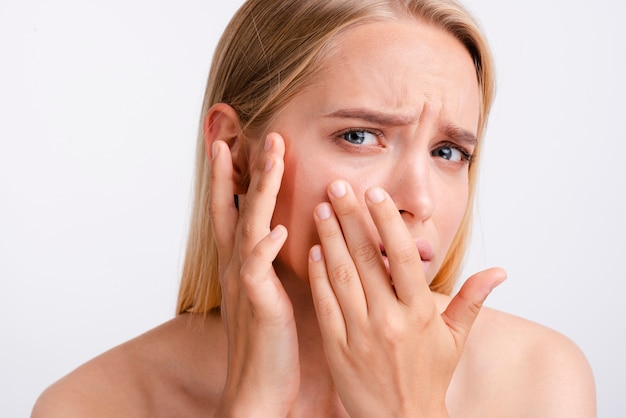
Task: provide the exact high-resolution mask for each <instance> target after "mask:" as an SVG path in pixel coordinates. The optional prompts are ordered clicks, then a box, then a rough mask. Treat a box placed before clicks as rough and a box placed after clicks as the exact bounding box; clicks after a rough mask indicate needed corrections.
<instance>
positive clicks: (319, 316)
mask: <svg viewBox="0 0 626 418" xmlns="http://www.w3.org/2000/svg"><path fill="white" fill-rule="evenodd" d="M387 39H393V40H394V41H393V43H390V42H388V41H387ZM323 80H324V82H323V83H320V84H319V85H316V86H313V87H312V88H310V89H307V90H305V91H303V92H301V93H300V94H299V95H297V96H296V97H295V98H294V99H293V100H292V101H291V102H290V103H289V104H288V105H287V106H286V108H285V109H283V111H282V112H281V113H280V114H279V115H277V117H276V119H275V120H274V123H273V124H272V126H271V127H270V130H271V132H273V133H271V134H270V135H268V137H267V138H266V140H265V141H264V142H263V141H259V142H258V144H259V145H258V146H257V145H252V149H250V150H248V151H251V152H250V154H251V155H256V158H253V159H252V160H251V161H247V160H246V159H245V158H243V157H242V156H243V155H248V154H246V153H244V152H243V150H244V149H245V147H246V145H245V144H242V143H241V135H240V133H239V132H238V126H239V121H238V120H237V116H236V113H235V112H234V111H233V110H232V109H231V108H230V107H229V106H227V105H225V104H218V105H215V106H214V107H213V108H212V109H211V111H210V112H209V115H208V120H209V122H210V123H209V124H208V125H207V126H208V128H207V132H206V133H207V138H208V140H207V152H208V154H209V157H210V158H212V160H213V163H212V184H211V189H212V192H211V203H210V208H209V210H210V214H211V216H212V218H213V219H216V220H219V222H217V221H216V222H214V225H215V237H216V240H217V242H218V245H219V248H220V280H221V284H222V287H223V290H224V300H223V305H222V311H221V315H218V314H217V313H214V314H212V315H208V316H206V317H201V316H195V315H181V316H179V317H177V318H175V319H174V320H172V321H171V322H169V323H166V324H164V325H163V326H161V327H158V328H157V329H155V330H153V331H151V332H149V333H147V334H145V335H143V336H140V337H138V338H137V339H136V340H133V341H131V342H128V343H126V344H123V345H122V346H120V347H117V348H115V349H113V350H112V351H110V352H108V353H105V354H104V355H102V356H100V357H98V358H96V359H94V360H93V361H91V362H90V363H87V364H86V365H84V366H82V367H81V368H79V369H77V370H76V371H75V372H73V373H72V374H70V375H69V376H67V377H66V378H64V379H62V380H61V381H60V382H58V383H57V384H55V385H53V386H52V387H51V388H50V389H48V390H47V391H46V392H45V393H44V395H42V397H41V399H40V400H39V401H38V403H37V405H36V407H35V410H34V413H33V416H34V417H39V416H57V415H59V416H70V417H71V416H172V415H176V416H190V417H193V416H256V415H260V416H359V417H367V416H376V417H380V416H396V417H402V416H420V417H441V416H453V417H454V416H458V417H484V416H498V417H537V416H550V417H579V416H580V417H583V416H584V417H589V416H594V414H595V412H594V411H595V400H594V396H593V393H594V389H593V379H592V377H591V372H590V370H589V367H588V365H587V363H586V361H585V359H584V357H583V356H582V354H581V353H580V351H579V350H578V349H577V348H576V347H575V345H573V344H572V343H571V342H570V341H569V340H567V339H565V338H564V337H562V336H560V335H559V334H556V333H554V332H553V331H550V330H547V329H545V328H543V327H541V326H538V325H536V324H532V323H529V322H527V321H524V320H521V319H519V318H515V317H512V316H509V315H506V314H503V313H501V312H496V311H493V310H489V309H482V310H481V306H482V303H483V301H484V299H485V298H486V297H487V295H488V294H489V292H490V291H491V290H492V289H493V288H494V287H495V286H496V285H498V284H499V283H501V282H502V280H504V278H505V274H504V272H503V271H502V270H500V269H490V270H487V271H484V272H480V273H478V274H477V275H474V276H472V277H471V278H470V279H468V280H467V281H466V282H465V284H464V285H463V287H462V288H461V290H460V292H459V294H458V295H456V296H455V297H454V298H453V299H450V298H447V297H445V296H442V295H437V294H433V293H431V292H430V291H429V289H428V283H429V281H430V280H432V278H433V277H434V275H435V274H436V271H437V270H438V268H439V266H440V264H441V262H442V260H443V258H444V256H445V252H446V250H447V248H448V247H449V245H450V242H451V240H452V238H453V236H454V233H455V232H456V230H457V228H458V226H459V223H460V221H461V218H462V216H463V213H464V211H465V208H466V205H467V196H468V184H467V169H468V163H467V161H464V160H463V158H460V157H462V155H463V153H469V154H471V153H472V152H473V147H474V144H473V143H472V141H471V140H469V141H468V138H471V136H472V135H475V133H476V129H477V120H478V86H477V82H476V78H475V73H474V68H473V64H472V62H471V59H470V57H469V54H468V53H467V52H466V51H465V49H464V48H463V47H462V45H461V44H460V43H459V42H458V41H456V40H455V39H454V38H453V37H451V36H450V35H448V34H446V33H445V32H443V31H441V30H439V29H436V28H433V27H430V26H426V25H423V24H421V23H417V22H415V21H412V20H411V21H398V22H384V23H371V24H368V25H364V26H361V27H359V28H356V29H354V30H352V31H350V32H348V33H346V34H345V35H344V37H343V38H342V39H341V41H340V42H338V44H337V46H336V48H335V49H334V50H333V51H332V52H331V54H330V55H329V57H328V58H327V67H326V69H325V73H324V77H323ZM355 109H358V111H355ZM373 112H376V113H373ZM329 115H332V116H329ZM381 116H383V117H381ZM450 127H454V128H455V129H453V130H451V129H448V128H450ZM348 129H353V130H358V131H359V132H361V133H355V134H351V135H344V134H345V132H346V130H348ZM451 132H455V133H456V134H455V135H451ZM459 132H463V135H458V133H459ZM355 137H356V138H357V139H359V140H361V139H363V140H364V141H365V142H364V143H363V144H354V143H351V141H352V140H353V139H354V138H355ZM233 138H239V139H235V140H233ZM352 142H354V141H352ZM459 150H461V152H458V151H459ZM246 171H248V172H249V174H250V182H249V184H247V189H246V188H245V187H244V188H243V189H242V182H241V179H240V177H239V175H240V174H241V173H242V172H244V173H245V172H246ZM234 193H238V194H240V195H241V196H240V207H239V210H237V208H235V207H234V204H233V200H232V195H233V194H234ZM381 246H382V247H383V248H384V253H382V252H381ZM479 312H480V315H479ZM470 329H471V330H472V331H471V334H470ZM555 352H556V353H559V356H558V357H555V356H554V355H553V353H555ZM68 400H72V401H71V402H68Z"/></svg>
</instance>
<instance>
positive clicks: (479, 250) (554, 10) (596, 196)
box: [0, 0, 626, 417]
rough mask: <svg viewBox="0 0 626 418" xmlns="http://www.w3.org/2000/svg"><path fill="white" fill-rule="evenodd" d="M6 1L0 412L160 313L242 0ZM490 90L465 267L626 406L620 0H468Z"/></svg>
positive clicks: (1, 31) (16, 412)
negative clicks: (209, 100) (492, 72)
mask: <svg viewBox="0 0 626 418" xmlns="http://www.w3.org/2000/svg"><path fill="white" fill-rule="evenodd" d="M215 3H217V2H213V1H209V0H205V1H200V0H187V1H176V2H174V1H169V2H168V1H165V0H159V1H147V0H132V1H127V0H109V1H106V2H105V1H90V2H84V1H79V0H2V2H1V3H0V339H1V340H0V416H3V417H20V416H28V414H29V412H30V408H31V406H32V404H33V402H34V401H35V399H36V397H37V395H38V394H39V393H40V392H41V391H42V390H43V389H44V388H45V387H46V386H47V385H49V384H50V383H52V382H53V381H54V380H56V379H58V378H60V377H61V376H63V375H64V374H66V373H67V372H69V371H70V370H72V369H73V368H74V367H76V366H78V365H79V364H81V363H83V362H85V361H86V360H88V359H90V358H91V357H93V356H95V355H97V354H99V353H101V352H103V351H105V350H106V349H108V348H110V347H113V346H115V345H117V344H119V343H121V342H123V341H125V340H127V339H129V338H132V337H134V336H136V335H138V334H139V333H141V332H143V331H146V330H148V329H149V328H151V327H153V326H156V325H158V324H159V323H161V322H163V321H165V320H167V319H169V318H170V317H172V315H173V312H174V306H175V299H176V292H177V287H178V281H179V275H180V264H181V261H182V257H183V249H184V242H185V234H186V232H185V229H186V224H187V219H188V211H189V206H190V191H191V182H192V161H193V153H194V143H195V135H196V125H197V120H198V114H199V109H200V105H201V101H202V94H203V89H204V84H205V79H206V75H207V72H208V67H209V64H210V59H211V55H212V51H213V48H214V45H215V43H216V41H217V38H218V36H219V34H220V33H221V31H222V29H223V28H224V26H225V24H226V22H227V20H228V18H229V17H230V16H231V15H232V13H233V12H234V10H235V9H236V7H237V6H238V4H239V3H240V1H235V2H232V4H230V5H226V3H227V2H220V5H219V6H217V5H216V4H215ZM467 4H468V5H469V7H470V8H471V9H472V10H473V11H474V12H475V14H476V15H477V16H478V18H479V19H480V21H481V22H482V24H483V26H484V27H485V29H486V32H487V34H488V36H489V38H490V40H491V43H492V47H493V50H494V53H495V57H496V62H497V70H498V94H497V100H496V104H495V108H494V111H493V113H492V116H491V123H490V128H489V131H488V136H487V141H488V143H487V151H486V158H485V159H484V161H483V162H484V165H483V169H482V179H481V187H480V195H479V198H480V199H479V218H478V222H477V224H476V234H475V235H476V236H475V239H474V244H473V247H472V251H471V258H470V260H469V263H468V267H467V271H468V272H470V271H475V270H477V269H481V268H484V267H488V266H491V265H500V266H503V267H505V268H506V269H507V270H508V272H509V280H508V281H507V282H506V283H505V284H504V285H502V286H501V287H500V288H499V289H497V290H496V291H495V292H494V293H493V294H492V296H491V297H490V299H489V302H488V304H489V305H491V306H492V307H496V308H498V309H502V310H505V311H508V312H511V313H514V314H517V315H520V316H523V317H526V318H529V319H531V320H534V321H537V322H541V323H543V324H545V325H547V326H549V327H552V328H555V329H557V330H559V331H561V332H562V333H564V334H566V335H568V336H569V337H570V338H572V339H573V340H574V341H575V342H576V343H577V344H578V345H579V346H580V347H581V348H582V349H583V351H584V352H585V353H586V354H587V356H588V358H589V361H590V362H591V365H592V367H593V370H594V373H595V376H596V380H597V386H598V401H599V415H600V416H601V417H619V416H623V414H624V410H626V397H625V396H624V388H625V387H626V362H625V361H624V353H626V341H625V338H624V337H625V335H626V303H624V301H623V298H624V296H623V295H624V293H625V291H626V285H625V284H624V281H625V279H626V274H625V273H624V259H625V258H626V254H625V250H626V244H625V240H626V238H625V237H626V221H624V216H625V214H626V193H625V186H624V183H625V181H626V162H625V161H624V160H625V157H626V133H625V132H626V128H625V126H624V125H623V123H624V122H623V121H624V113H626V106H625V105H624V100H625V98H626V81H624V75H625V74H626V56H625V55H626V54H625V46H624V41H625V40H626V39H624V35H623V32H622V30H621V29H620V27H621V26H622V21H621V16H623V15H624V13H625V12H626V6H624V5H623V3H622V2H617V1H613V2H611V1H609V0H599V1H596V2H594V3H593V6H591V5H590V4H591V3H589V2H583V1H580V0H578V1H571V0H570V1H566V0H553V1H550V2H545V1H539V0H528V1H524V2H499V1H496V0H472V1H471V2H469V3H467Z"/></svg>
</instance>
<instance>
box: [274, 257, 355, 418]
mask: <svg viewBox="0 0 626 418" xmlns="http://www.w3.org/2000/svg"><path fill="white" fill-rule="evenodd" d="M277 274H278V276H279V277H280V278H281V282H282V283H283V286H284V287H285V290H286V292H287V294H288V295H289V298H290V299H291V302H292V304H293V311H294V317H295V320H296V326H297V331H298V347H299V350H300V373H301V375H300V392H299V394H298V399H297V401H296V405H294V407H295V408H294V411H293V415H294V416H300V415H301V416H310V414H311V411H313V410H315V411H319V410H320V409H322V410H323V416H342V415H343V414H345V410H344V409H343V405H342V404H341V401H340V400H339V396H338V394H337V391H336V390H335V386H334V383H333V379H332V376H331V374H330V370H329V368H328V363H327V361H326V355H325V354H324V347H323V343H322V336H321V333H320V328H319V324H318V322H317V315H316V314H315V308H314V306H313V299H312V296H311V288H310V286H309V283H308V282H307V281H305V280H303V279H301V278H299V277H297V276H295V275H294V274H289V273H287V272H285V271H279V270H278V269H277ZM298 410H299V411H301V412H302V414H299V413H298V412H297V411H298ZM320 412H322V411H320Z"/></svg>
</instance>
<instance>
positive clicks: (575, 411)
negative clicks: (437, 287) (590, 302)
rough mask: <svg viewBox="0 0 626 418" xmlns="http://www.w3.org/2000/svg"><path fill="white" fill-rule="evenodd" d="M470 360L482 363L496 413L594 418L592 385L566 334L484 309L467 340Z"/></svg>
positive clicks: (584, 363) (581, 357)
mask: <svg viewBox="0 0 626 418" xmlns="http://www.w3.org/2000/svg"><path fill="white" fill-rule="evenodd" d="M467 349H468V353H467V354H468V357H469V358H470V359H472V360H471V362H472V363H474V364H482V365H488V366H489V367H488V370H490V372H489V373H486V374H485V375H484V376H485V378H486V379H488V380H490V383H491V385H490V386H491V387H492V388H493V389H492V393H491V394H490V395H492V396H493V397H492V398H491V399H493V400H494V402H496V403H498V404H499V405H498V407H500V408H502V410H501V414H499V415H498V416H511V417H552V418H559V417H567V418H575V417H585V418H589V417H594V416H595V415H596V400H595V384H594V379H593V374H592V371H591V368H590V366H589V363H588V361H587V359H586V358H585V356H584V354H583V353H582V351H581V350H580V349H579V347H578V346H577V345H576V344H575V343H574V342H573V341H572V340H570V339H569V338H567V337H565V336H564V335H562V334H560V333H558V332H556V331H554V330H551V329H549V328H547V327H545V326H542V325H539V324H537V323H534V322H531V321H528V320H525V319H522V318H519V317H516V316H513V315H509V314H506V313H503V312H500V311H497V310H493V309H488V308H484V309H483V310H482V311H481V313H480V314H479V317H478V319H477V321H476V323H475V326H474V328H473V329H472V333H471V335H470V339H469V340H468V343H467Z"/></svg>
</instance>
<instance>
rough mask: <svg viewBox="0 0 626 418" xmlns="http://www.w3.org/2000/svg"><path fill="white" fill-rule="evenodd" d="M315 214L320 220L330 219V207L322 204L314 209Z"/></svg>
mask: <svg viewBox="0 0 626 418" xmlns="http://www.w3.org/2000/svg"><path fill="white" fill-rule="evenodd" d="M315 213H317V217H318V218H320V219H321V220H326V219H328V218H330V207H329V206H328V204H327V203H323V204H321V205H319V206H318V207H317V209H315Z"/></svg>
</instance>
